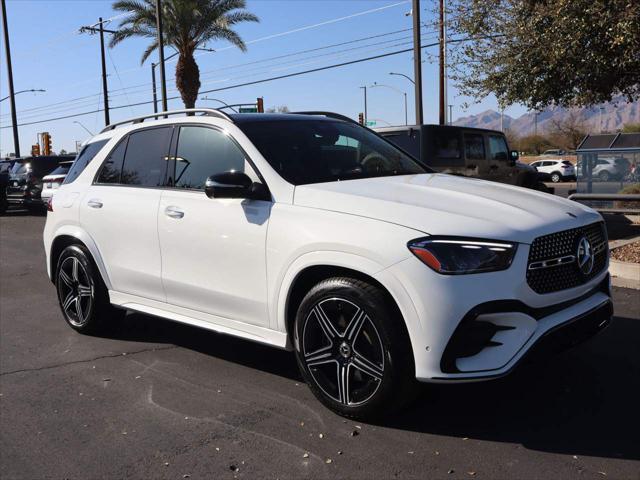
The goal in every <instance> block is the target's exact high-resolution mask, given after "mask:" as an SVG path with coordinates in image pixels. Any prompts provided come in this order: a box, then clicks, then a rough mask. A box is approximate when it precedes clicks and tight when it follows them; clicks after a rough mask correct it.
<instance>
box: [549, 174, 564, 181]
mask: <svg viewBox="0 0 640 480" xmlns="http://www.w3.org/2000/svg"><path fill="white" fill-rule="evenodd" d="M551 181H552V182H553V183H560V182H561V181H562V175H561V174H560V173H559V172H553V173H552V174H551Z"/></svg>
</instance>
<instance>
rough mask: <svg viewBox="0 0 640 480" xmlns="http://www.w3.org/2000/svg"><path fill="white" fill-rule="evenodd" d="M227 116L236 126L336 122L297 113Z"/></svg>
mask: <svg viewBox="0 0 640 480" xmlns="http://www.w3.org/2000/svg"><path fill="white" fill-rule="evenodd" d="M229 116H230V117H231V118H232V119H233V122H234V123H237V124H243V123H247V122H278V121H283V120H287V121H291V120H320V121H323V120H325V121H330V120H333V121H335V120H336V119H335V118H328V117H325V116H322V115H304V114H299V113H231V114H229Z"/></svg>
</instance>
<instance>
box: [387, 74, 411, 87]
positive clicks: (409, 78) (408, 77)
mask: <svg viewBox="0 0 640 480" xmlns="http://www.w3.org/2000/svg"><path fill="white" fill-rule="evenodd" d="M389 75H399V76H401V77H404V78H406V79H407V80H409V81H410V82H411V83H413V84H414V85H415V84H416V82H414V81H413V78H411V77H410V76H409V75H405V74H404V73H396V72H389Z"/></svg>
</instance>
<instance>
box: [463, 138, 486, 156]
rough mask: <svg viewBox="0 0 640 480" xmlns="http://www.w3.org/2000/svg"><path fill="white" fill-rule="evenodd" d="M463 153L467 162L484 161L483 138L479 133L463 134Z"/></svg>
mask: <svg viewBox="0 0 640 480" xmlns="http://www.w3.org/2000/svg"><path fill="white" fill-rule="evenodd" d="M464 153H465V156H466V158H467V160H484V159H485V158H486V157H485V153H484V137H483V136H482V135H481V134H479V133H465V134H464Z"/></svg>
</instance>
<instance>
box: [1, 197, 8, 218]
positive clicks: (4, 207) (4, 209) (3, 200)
mask: <svg viewBox="0 0 640 480" xmlns="http://www.w3.org/2000/svg"><path fill="white" fill-rule="evenodd" d="M8 208H9V202H7V199H6V198H0V215H4V214H5V213H7V209H8Z"/></svg>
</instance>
